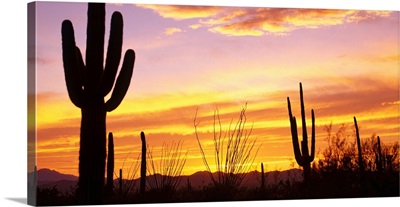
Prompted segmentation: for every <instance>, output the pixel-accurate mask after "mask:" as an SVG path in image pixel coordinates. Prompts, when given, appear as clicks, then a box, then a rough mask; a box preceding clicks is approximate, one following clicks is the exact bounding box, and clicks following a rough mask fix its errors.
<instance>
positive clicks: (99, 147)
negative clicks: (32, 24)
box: [61, 3, 135, 204]
mask: <svg viewBox="0 0 400 207" xmlns="http://www.w3.org/2000/svg"><path fill="white" fill-rule="evenodd" d="M87 15H88V22H87V39H86V65H85V64H84V62H83V58H82V55H81V52H80V50H79V48H78V47H77V46H76V45H75V37H74V29H73V26H72V23H71V21H69V20H64V21H63V23H62V29H61V30H62V31H61V32H62V50H63V54H62V55H63V62H64V75H65V82H66V85H67V90H68V95H69V98H70V99H71V101H72V103H73V104H74V105H75V106H77V107H79V108H80V109H81V114H82V119H81V129H80V150H79V200H80V203H81V204H99V203H101V196H102V188H103V185H104V175H105V161H106V113H107V112H110V111H112V110H114V109H115V108H117V107H118V105H119V104H120V103H121V101H122V99H123V98H124V96H125V94H126V92H127V90H128V87H129V84H130V80H131V76H132V72H133V65H134V61H135V53H134V51H133V50H127V51H126V53H125V57H124V62H123V64H122V68H121V71H120V72H119V75H118V78H117V80H116V83H115V86H114V81H115V76H116V73H117V70H118V65H119V62H120V59H121V50H122V29H123V20H122V15H121V13H119V12H114V13H113V15H112V18H111V29H110V38H109V42H108V50H107V57H106V62H105V67H104V68H103V59H104V57H103V56H104V33H105V4H104V3H89V6H88V14H87ZM113 86H114V90H113V92H112V95H111V97H110V99H109V100H108V101H107V102H105V101H104V97H105V96H106V95H107V94H108V93H109V92H110V91H111V90H112V88H113Z"/></svg>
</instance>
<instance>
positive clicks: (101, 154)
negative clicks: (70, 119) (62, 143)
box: [79, 100, 106, 204]
mask: <svg viewBox="0 0 400 207" xmlns="http://www.w3.org/2000/svg"><path fill="white" fill-rule="evenodd" d="M88 103H90V104H87V105H86V106H85V107H84V108H82V110H81V111H82V120H81V139H80V150H79V192H80V200H81V201H82V202H89V201H90V202H91V203H92V202H93V203H94V204H100V201H101V196H102V189H103V184H104V174H105V161H106V123H105V122H106V111H105V110H104V102H102V101H101V100H99V101H95V100H92V101H90V102H88Z"/></svg>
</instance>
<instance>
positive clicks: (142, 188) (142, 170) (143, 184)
mask: <svg viewBox="0 0 400 207" xmlns="http://www.w3.org/2000/svg"><path fill="white" fill-rule="evenodd" d="M140 139H141V140H142V163H141V165H140V193H141V194H143V193H144V192H145V190H146V189H145V188H146V151H147V150H146V137H145V135H144V132H141V133H140Z"/></svg>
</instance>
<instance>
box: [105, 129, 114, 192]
mask: <svg viewBox="0 0 400 207" xmlns="http://www.w3.org/2000/svg"><path fill="white" fill-rule="evenodd" d="M113 178H114V138H113V134H112V132H110V133H108V155H107V183H106V192H107V194H108V195H110V194H112V192H113V188H114V179H113Z"/></svg>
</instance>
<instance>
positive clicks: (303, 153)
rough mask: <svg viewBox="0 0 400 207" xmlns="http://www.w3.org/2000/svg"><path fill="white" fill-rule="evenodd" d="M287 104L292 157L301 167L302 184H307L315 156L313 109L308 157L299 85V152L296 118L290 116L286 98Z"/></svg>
mask: <svg viewBox="0 0 400 207" xmlns="http://www.w3.org/2000/svg"><path fill="white" fill-rule="evenodd" d="M287 103H288V111H289V120H290V129H291V133H292V143H293V151H294V157H295V159H296V162H297V164H299V165H300V166H302V167H303V175H304V182H305V183H308V182H309V180H310V176H311V162H312V161H313V160H314V154H315V116H314V109H311V123H312V129H311V154H310V155H309V154H308V153H309V151H308V136H307V126H306V115H305V110H304V99H303V88H302V85H301V83H300V107H301V120H302V129H303V141H301V150H300V146H299V141H298V140H299V138H298V134H297V123H296V117H294V116H293V115H292V109H291V106H290V99H289V97H287Z"/></svg>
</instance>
